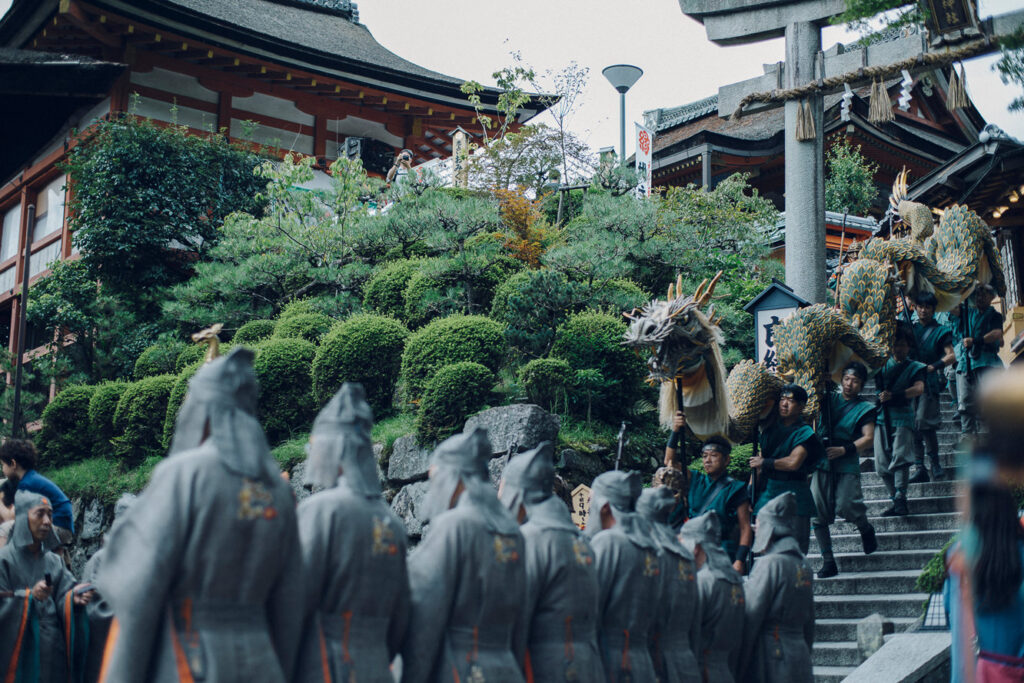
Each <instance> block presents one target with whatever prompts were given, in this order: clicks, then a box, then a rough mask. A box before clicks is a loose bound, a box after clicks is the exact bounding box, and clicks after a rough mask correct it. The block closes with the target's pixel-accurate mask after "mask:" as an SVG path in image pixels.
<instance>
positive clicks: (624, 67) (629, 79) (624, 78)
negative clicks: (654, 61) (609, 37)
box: [601, 64, 644, 166]
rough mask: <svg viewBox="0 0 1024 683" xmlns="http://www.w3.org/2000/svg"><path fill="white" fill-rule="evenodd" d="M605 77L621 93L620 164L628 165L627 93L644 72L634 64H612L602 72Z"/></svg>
mask: <svg viewBox="0 0 1024 683" xmlns="http://www.w3.org/2000/svg"><path fill="white" fill-rule="evenodd" d="M601 73H603V74H604V77H605V78H607V79H608V82H609V83H611V84H612V87H613V88H615V89H616V90H618V91H619V163H621V164H622V165H623V166H625V164H626V93H627V92H629V89H630V88H632V87H633V84H634V83H636V82H637V81H638V80H640V77H641V76H643V75H644V70H643V69H641V68H640V67H638V66H633V65H632V64H612V65H611V66H606V67H605V68H604V69H602V70H601Z"/></svg>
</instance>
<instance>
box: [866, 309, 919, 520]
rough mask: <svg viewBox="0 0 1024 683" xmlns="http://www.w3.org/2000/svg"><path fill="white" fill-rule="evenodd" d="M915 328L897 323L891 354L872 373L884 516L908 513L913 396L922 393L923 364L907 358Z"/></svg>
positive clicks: (912, 442) (913, 415) (913, 423)
mask: <svg viewBox="0 0 1024 683" xmlns="http://www.w3.org/2000/svg"><path fill="white" fill-rule="evenodd" d="M913 341H914V331H913V330H912V329H911V327H910V325H907V324H906V323H900V324H899V325H897V326H896V331H895V333H894V334H893V340H892V354H893V355H892V357H891V358H890V359H889V360H888V361H887V362H886V364H885V365H884V366H883V367H882V369H881V371H879V373H878V374H877V375H875V385H876V386H877V387H878V406H879V408H878V412H879V415H878V421H877V428H876V429H875V472H876V473H877V474H878V476H879V477H881V478H882V483H883V484H885V488H886V490H888V492H889V497H890V498H891V499H892V507H890V508H888V509H887V510H885V511H884V512H883V513H882V516H884V517H892V516H894V515H907V514H909V513H910V511H909V509H908V507H907V485H908V484H909V481H910V466H911V465H913V464H914V425H915V423H916V415H915V411H914V399H915V398H917V397H918V396H920V395H921V394H923V393H924V378H925V373H926V370H925V365H924V363H918V362H917V361H914V360H911V359H910V346H911V344H912V343H913Z"/></svg>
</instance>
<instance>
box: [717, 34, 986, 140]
mask: <svg viewBox="0 0 1024 683" xmlns="http://www.w3.org/2000/svg"><path fill="white" fill-rule="evenodd" d="M991 48H992V41H991V40H989V39H987V38H986V39H982V40H976V41H973V42H971V43H967V44H966V45H964V46H963V47H961V48H960V49H958V50H950V51H948V52H923V53H921V54H919V55H917V56H915V57H909V58H907V59H903V60H900V61H898V62H895V63H893V64H886V65H885V66H868V67H863V68H860V69H857V70H856V71H849V72H847V73H845V74H841V75H839V76H830V77H829V78H822V79H820V80H817V81H813V82H811V83H806V84H804V85H800V86H797V87H795V88H788V89H786V90H779V89H775V90H766V91H763V92H756V93H751V94H749V95H747V96H746V97H744V98H743V99H742V100H740V103H739V105H738V106H737V107H736V110H735V111H734V112H733V113H732V115H731V117H730V118H732V119H733V120H737V119H739V118H740V117H741V116H743V109H744V108H745V107H747V106H748V105H751V104H754V103H762V104H766V103H768V102H788V101H789V100H799V99H803V98H805V97H807V96H808V95H814V94H818V93H822V94H824V93H827V92H830V91H833V90H840V89H842V87H843V84H844V83H849V84H851V85H853V84H854V83H859V82H861V81H874V80H876V79H878V80H885V79H887V78H892V77H894V76H899V75H900V72H902V71H903V70H904V69H908V70H909V69H916V68H920V67H926V66H931V67H941V66H947V65H949V64H952V63H953V62H957V61H960V60H963V59H968V58H970V57H974V56H975V55H978V54H982V53H984V52H986V51H988V50H990V49H991Z"/></svg>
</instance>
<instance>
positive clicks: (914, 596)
mask: <svg viewBox="0 0 1024 683" xmlns="http://www.w3.org/2000/svg"><path fill="white" fill-rule="evenodd" d="M927 600H928V594H927V593H902V594H899V595H883V594H876V595H818V596H815V598H814V614H815V617H818V618H822V619H863V618H864V617H866V616H869V615H871V614H874V613H875V612H878V613H879V614H881V615H882V616H883V617H886V618H888V617H917V616H919V615H920V614H921V613H922V612H923V610H924V604H925V601H927Z"/></svg>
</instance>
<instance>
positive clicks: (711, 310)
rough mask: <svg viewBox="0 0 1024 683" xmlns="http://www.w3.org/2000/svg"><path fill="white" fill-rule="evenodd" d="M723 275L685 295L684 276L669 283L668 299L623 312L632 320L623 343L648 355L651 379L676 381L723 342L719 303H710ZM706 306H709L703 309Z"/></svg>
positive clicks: (653, 381)
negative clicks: (719, 327) (717, 313)
mask: <svg viewBox="0 0 1024 683" xmlns="http://www.w3.org/2000/svg"><path fill="white" fill-rule="evenodd" d="M721 275H722V273H721V272H719V273H718V274H717V275H715V277H714V278H713V279H712V280H711V282H710V283H708V281H707V280H704V281H703V282H701V283H700V286H699V287H698V288H697V291H696V292H694V293H693V294H692V295H687V294H683V292H682V288H683V278H682V276H681V275H680V276H679V277H678V278H677V279H676V282H675V283H674V284H670V285H669V286H668V295H667V296H666V298H665V300H664V301H661V300H659V299H655V300H653V301H651V302H650V303H649V304H647V305H646V306H644V307H643V308H642V309H640V310H639V311H638V310H637V309H633V310H632V311H630V312H629V313H624V314H623V315H624V316H625V317H626V318H628V319H629V320H630V321H631V322H630V325H629V329H628V330H627V331H626V335H625V339H623V342H622V343H623V344H624V345H626V346H628V347H630V348H632V349H634V350H635V351H636V352H637V353H638V354H641V353H644V352H646V353H647V354H648V356H647V369H648V372H649V373H650V375H649V377H648V382H650V383H652V384H653V383H655V382H671V381H673V380H675V379H676V377H677V376H678V375H679V373H680V371H683V370H685V369H687V368H692V367H694V366H696V365H699V364H700V363H701V362H702V360H703V358H704V355H705V354H706V353H708V352H709V351H710V350H711V349H712V347H715V346H717V345H718V344H719V343H721V340H722V333H721V331H720V330H719V329H718V322H717V321H716V320H715V306H714V304H710V305H709V301H710V300H711V295H712V293H713V292H714V291H715V285H717V284H718V278H719V277H721ZM705 306H707V309H706V310H701V309H703V308H704V307H705ZM719 320H721V319H720V318H719Z"/></svg>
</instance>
